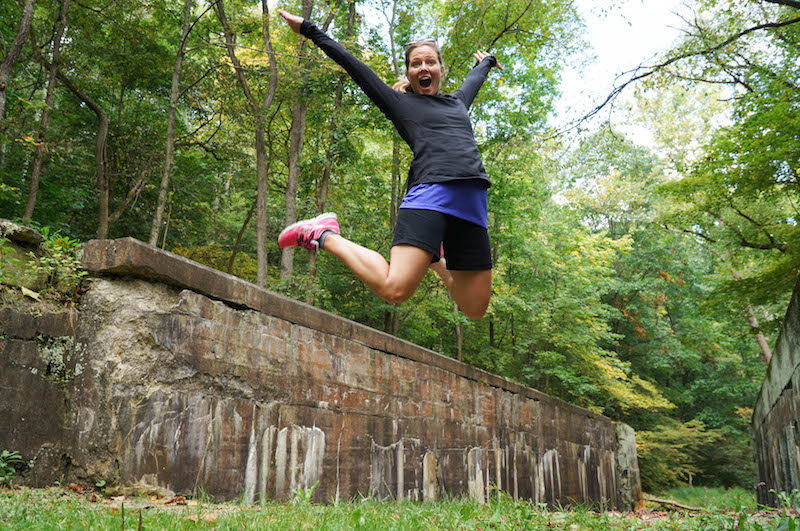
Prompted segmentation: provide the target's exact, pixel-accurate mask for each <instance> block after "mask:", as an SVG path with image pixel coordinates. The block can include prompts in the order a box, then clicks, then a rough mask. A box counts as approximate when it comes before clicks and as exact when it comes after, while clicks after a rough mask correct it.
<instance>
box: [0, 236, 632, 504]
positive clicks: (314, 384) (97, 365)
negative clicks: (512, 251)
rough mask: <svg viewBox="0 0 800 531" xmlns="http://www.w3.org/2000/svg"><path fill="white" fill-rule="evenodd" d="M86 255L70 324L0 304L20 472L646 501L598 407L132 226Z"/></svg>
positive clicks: (224, 485)
mask: <svg viewBox="0 0 800 531" xmlns="http://www.w3.org/2000/svg"><path fill="white" fill-rule="evenodd" d="M83 262H84V264H85V266H86V268H87V269H88V270H89V271H91V272H92V274H93V275H94V278H93V280H92V283H91V287H90V289H89V290H88V291H87V292H86V293H85V294H84V295H83V296H82V298H81V301H80V305H79V307H78V309H77V310H75V311H72V312H67V314H65V315H63V316H62V317H63V319H64V320H66V322H69V323H72V324H71V325H70V326H69V327H67V328H65V329H62V328H55V329H51V328H48V326H49V325H47V324H46V323H49V322H50V321H49V320H50V319H51V317H50V316H44V315H40V316H38V317H31V316H30V312H27V311H22V312H21V311H20V310H19V309H13V310H12V309H10V308H5V309H4V310H2V311H3V312H5V313H0V316H1V317H2V323H3V334H4V335H3V336H2V337H1V338H0V368H1V370H0V390H2V391H3V392H2V394H0V448H9V449H17V450H20V451H21V453H22V454H23V455H24V456H25V457H26V458H27V459H30V460H33V461H34V462H35V466H34V467H33V468H32V469H30V470H29V471H28V472H26V473H25V475H24V480H25V481H26V482H28V483H29V484H35V485H44V484H48V483H49V482H52V481H53V480H54V479H60V480H73V479H79V480H83V481H85V482H89V483H90V484H93V483H94V482H95V481H99V480H101V479H102V480H105V481H106V482H107V483H108V484H109V485H112V486H114V487H117V488H133V489H137V490H143V489H144V490H155V491H163V492H172V493H192V492H196V491H197V490H198V489H200V488H202V489H203V490H204V491H205V492H206V493H208V494H210V495H213V496H215V497H217V498H223V499H231V498H234V497H240V496H241V497H242V498H243V499H244V500H245V501H247V502H252V501H256V500H265V499H287V498H289V497H290V496H291V495H292V492H293V491H294V490H295V489H298V488H304V489H308V488H310V487H312V486H314V485H316V488H315V490H314V499H315V500H319V501H331V500H337V499H348V498H352V497H356V496H359V495H370V496H376V497H380V498H384V497H391V498H393V499H395V500H401V499H413V500H435V499H437V498H439V497H441V496H444V495H446V496H460V495H469V496H472V497H473V498H474V499H477V500H479V501H482V500H485V499H486V497H487V496H490V495H491V492H492V489H493V488H495V487H496V488H500V489H502V490H505V491H507V492H508V493H509V494H511V495H512V496H514V497H517V498H525V499H531V500H534V501H536V502H542V503H547V504H549V505H554V504H556V503H561V504H567V503H571V502H580V503H592V504H596V505H597V506H601V507H606V508H610V507H616V508H619V509H623V510H630V509H633V508H634V506H635V504H636V503H637V502H638V501H639V500H640V499H641V489H640V487H639V473H638V467H637V464H636V451H635V442H634V437H633V432H632V430H630V429H629V428H627V427H625V426H624V425H621V426H617V425H615V424H614V423H613V422H611V421H610V420H609V419H608V418H606V417H603V416H601V415H597V414H595V413H592V412H590V411H587V410H585V409H582V408H579V407H576V406H573V405H570V404H567V403H565V402H562V401H560V400H556V399H554V398H551V397H549V396H547V395H545V394H543V393H540V392H538V391H536V390H533V389H530V388H526V387H523V386H520V385H518V384H516V383H514V382H511V381H509V380H506V379H504V378H500V377H498V376H495V375H492V374H489V373H486V372H484V371H481V370H478V369H476V368H474V367H471V366H468V365H465V364H463V363H460V362H458V361H456V360H453V359H452V358H449V357H446V356H442V355H439V354H437V353H435V352H432V351H430V350H426V349H423V348H420V347H418V346H416V345H413V344H411V343H408V342H406V341H403V340H400V339H397V338H396V337H393V336H389V335H387V334H384V333H381V332H378V331H376V330H373V329H371V328H368V327H365V326H362V325H359V324H357V323H354V322H352V321H348V320H345V319H342V318H339V317H337V316H335V315H333V314H330V313H327V312H324V311H321V310H319V309H316V308H313V307H311V306H308V305H305V304H302V303H300V302H297V301H294V300H291V299H288V298H286V297H283V296H281V295H278V294H276V293H273V292H270V291H268V290H265V289H260V288H258V287H256V286H254V285H252V284H249V283H247V282H244V281H242V280H240V279H238V278H236V277H232V276H230V275H226V274H224V273H221V272H219V271H215V270H213V269H210V268H207V267H205V266H202V265H200V264H197V263H195V262H192V261H190V260H186V259H184V258H181V257H178V256H175V255H172V254H170V253H166V252H163V251H160V250H158V249H155V248H153V247H150V246H147V245H145V244H142V243H141V242H138V241H136V240H133V239H122V240H103V241H92V242H89V243H87V244H86V245H85V246H84V255H83ZM20 315H22V316H20ZM25 315H28V317H25ZM20 319H32V321H30V322H28V323H26V324H14V323H15V322H18V321H19V320H20ZM48 349H50V350H48ZM54 349H55V351H56V353H54Z"/></svg>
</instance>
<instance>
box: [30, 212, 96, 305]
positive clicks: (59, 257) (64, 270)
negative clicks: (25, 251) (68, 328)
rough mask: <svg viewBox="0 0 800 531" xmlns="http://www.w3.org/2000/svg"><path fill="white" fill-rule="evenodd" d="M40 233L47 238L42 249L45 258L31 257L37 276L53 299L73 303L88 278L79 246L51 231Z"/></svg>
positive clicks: (44, 230)
mask: <svg viewBox="0 0 800 531" xmlns="http://www.w3.org/2000/svg"><path fill="white" fill-rule="evenodd" d="M40 232H41V234H42V236H44V238H45V239H44V242H42V246H41V248H42V255H41V256H38V257H37V256H36V255H34V254H33V253H31V254H30V263H31V264H34V267H35V275H36V277H37V278H38V279H39V280H40V281H42V282H43V283H44V289H45V290H46V293H47V294H48V295H49V296H50V297H51V298H53V299H54V300H66V301H73V300H74V299H75V297H76V296H78V295H79V292H80V288H81V283H82V282H83V279H84V278H85V277H86V275H87V274H88V273H87V272H86V271H85V270H84V269H83V268H82V267H81V264H80V260H79V258H78V248H79V246H80V242H79V241H77V240H75V239H72V238H70V237H69V236H62V235H61V234H60V232H59V231H55V232H53V233H51V232H50V229H49V228H48V227H42V228H41V229H40Z"/></svg>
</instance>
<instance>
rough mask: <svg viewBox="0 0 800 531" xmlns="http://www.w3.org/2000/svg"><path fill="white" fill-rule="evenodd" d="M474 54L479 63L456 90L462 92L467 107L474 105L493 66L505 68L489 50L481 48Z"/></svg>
mask: <svg viewBox="0 0 800 531" xmlns="http://www.w3.org/2000/svg"><path fill="white" fill-rule="evenodd" d="M472 55H473V57H475V59H476V60H477V61H478V64H477V65H475V68H473V69H472V70H470V71H469V73H468V74H467V77H466V78H464V83H463V84H462V85H461V88H460V89H458V90H457V91H456V92H457V93H459V92H460V93H461V98H462V101H463V102H464V105H466V106H467V107H469V106H470V105H472V102H473V101H474V100H475V96H477V95H478V91H480V89H481V87H482V86H483V82H484V81H486V77H487V76H488V75H489V71H490V70H491V69H492V67H495V66H496V67H498V68H499V69H500V70H503V67H502V66H500V65H499V64H498V63H497V59H495V57H494V55H492V54H490V53H488V52H482V51H480V50H479V51H477V52H475V53H474V54H472Z"/></svg>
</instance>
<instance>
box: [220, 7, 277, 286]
mask: <svg viewBox="0 0 800 531" xmlns="http://www.w3.org/2000/svg"><path fill="white" fill-rule="evenodd" d="M214 10H215V11H216V13H217V18H218V19H219V21H220V23H221V24H222V28H223V30H224V33H225V47H226V48H227V50H228V57H230V59H231V63H233V67H234V70H235V72H236V79H237V80H238V81H239V85H240V86H241V88H242V92H243V93H244V96H245V98H246V99H247V102H248V104H249V105H250V111H251V113H252V114H253V121H254V122H255V148H256V174H257V175H258V200H257V201H258V203H257V210H258V212H257V218H256V219H257V223H256V246H257V253H258V273H257V280H256V282H257V283H258V285H259V286H264V285H266V283H267V193H269V183H268V181H267V177H268V174H267V156H266V141H265V134H264V126H265V119H264V116H265V114H266V112H267V109H269V107H270V105H272V100H273V99H274V98H275V92H276V91H277V88H278V65H277V63H276V61H275V51H274V50H273V49H272V41H271V40H270V35H269V7H268V6H267V0H261V35H262V38H263V39H264V48H265V49H266V50H267V56H268V57H269V67H270V76H269V88H268V89H267V94H266V95H265V97H264V101H263V102H262V103H261V105H260V106H259V105H258V103H257V102H256V100H255V97H254V96H253V93H252V92H251V91H250V86H249V85H248V83H247V79H246V78H245V76H244V70H243V69H242V65H241V63H240V62H239V58H238V57H236V51H235V37H234V35H233V32H232V31H231V28H230V24H228V18H227V16H226V15H225V2H224V0H218V1H217V2H216V3H215V4H214Z"/></svg>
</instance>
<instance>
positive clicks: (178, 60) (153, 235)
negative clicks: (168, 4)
mask: <svg viewBox="0 0 800 531" xmlns="http://www.w3.org/2000/svg"><path fill="white" fill-rule="evenodd" d="M193 3H194V1H193V0H185V2H184V4H183V31H182V33H181V40H180V42H179V43H178V53H177V54H175V64H174V65H173V66H172V87H171V89H170V93H169V114H168V116H167V142H166V144H167V145H166V148H165V150H164V173H163V174H162V175H161V186H160V187H159V190H158V201H157V203H156V212H155V214H154V215H153V224H152V226H151V227H150V240H149V243H150V245H153V246H155V245H157V244H158V234H159V232H161V223H162V219H163V217H164V205H165V204H166V200H167V190H168V189H169V180H170V177H171V176H172V167H173V164H174V162H175V118H176V115H177V113H178V85H179V82H180V77H181V66H182V65H183V57H184V56H185V55H186V40H187V39H188V38H189V32H190V31H191V29H192V20H191V17H192V4H193Z"/></svg>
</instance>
